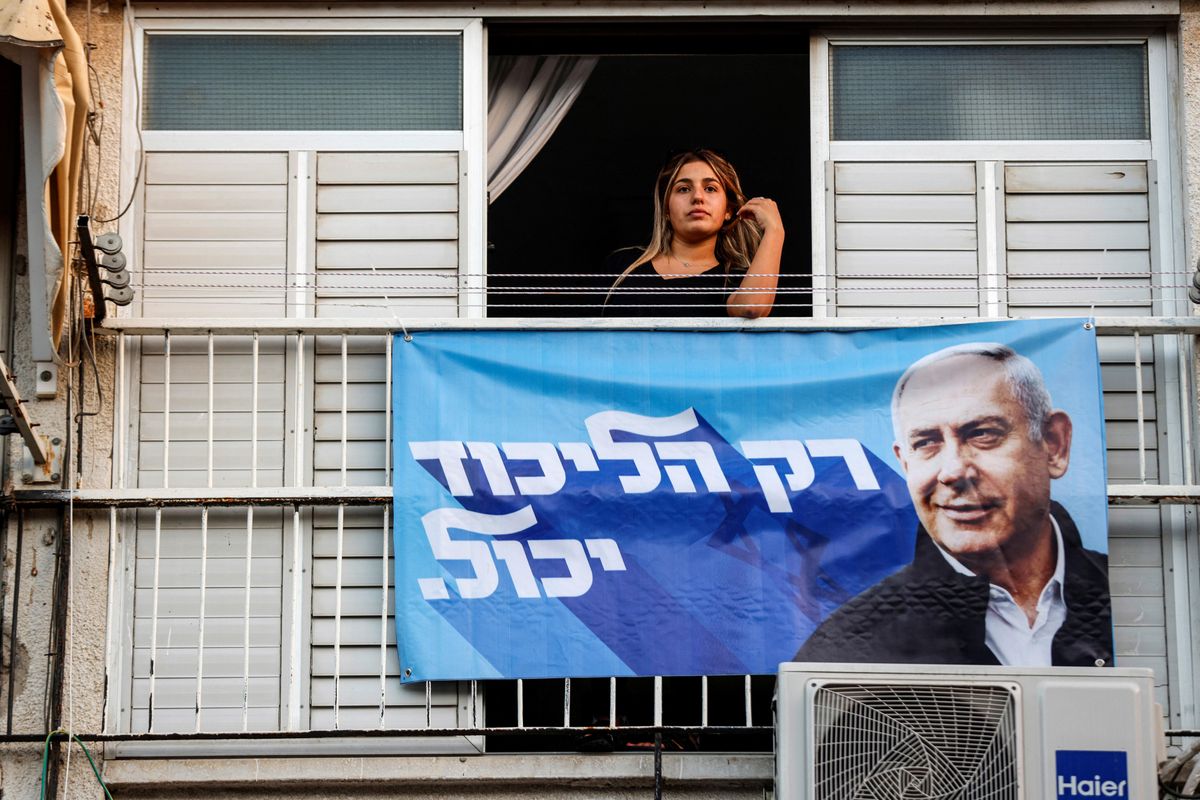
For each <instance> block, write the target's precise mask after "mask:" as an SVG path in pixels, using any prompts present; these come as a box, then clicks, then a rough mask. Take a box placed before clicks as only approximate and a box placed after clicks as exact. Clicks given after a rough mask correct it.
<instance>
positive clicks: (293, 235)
mask: <svg viewBox="0 0 1200 800" xmlns="http://www.w3.org/2000/svg"><path fill="white" fill-rule="evenodd" d="M126 13H127V22H128V24H127V25H126V26H125V32H124V37H125V40H124V43H123V44H124V48H123V52H124V53H125V55H124V56H123V59H124V63H123V76H124V84H123V92H124V94H123V96H124V98H125V99H126V101H125V102H124V103H123V107H122V142H121V148H122V154H123V157H122V159H121V165H122V166H121V174H120V182H121V192H120V193H121V196H122V197H130V196H132V201H131V205H130V208H129V211H128V212H127V213H126V214H125V216H124V217H123V218H122V219H121V223H120V229H119V230H120V232H121V234H122V236H123V237H124V238H125V240H126V241H130V242H138V243H140V240H141V236H140V230H141V225H140V224H139V221H140V220H141V219H142V216H143V213H144V210H145V209H144V185H143V184H142V183H141V178H142V172H143V171H144V157H145V155H144V154H145V152H146V151H151V152H161V151H171V150H182V151H192V152H220V151H230V150H236V151H242V152H255V151H260V152H261V151H273V152H279V151H286V152H287V153H288V166H289V179H288V180H289V183H288V192H289V195H290V197H291V198H292V199H293V200H294V201H295V205H296V207H297V211H296V213H295V214H294V217H293V219H291V220H289V231H288V240H289V241H288V265H287V269H288V278H289V280H294V279H295V277H296V276H299V277H301V278H303V277H304V276H305V275H306V274H307V272H309V271H311V269H312V264H313V257H312V253H311V249H312V243H311V242H312V240H313V238H314V237H313V235H312V234H313V227H314V226H315V215H314V209H313V201H312V198H313V194H314V191H315V180H314V179H315V153H316V152H318V151H337V152H377V151H381V152H454V153H457V154H458V156H459V171H460V204H459V225H460V228H459V230H460V235H459V265H460V267H459V283H460V292H459V304H460V305H459V309H460V311H459V313H460V316H462V317H479V316H482V315H483V299H484V285H485V241H486V238H485V230H484V226H485V224H486V192H485V185H486V162H487V159H486V145H487V139H486V102H487V93H486V53H485V36H484V30H483V24H482V20H481V19H480V18H479V17H477V16H464V17H421V16H418V17H412V16H405V15H402V14H400V13H397V14H396V15H384V14H380V13H379V11H378V10H374V11H372V12H371V13H370V14H363V13H361V12H350V13H347V12H345V11H343V10H342V9H340V8H334V9H329V8H325V7H321V8H315V7H314V8H313V9H312V10H311V14H306V15H304V16H303V17H301V16H296V15H289V14H288V13H287V12H286V11H283V12H282V13H281V12H280V11H279V10H277V9H273V8H270V7H260V8H256V7H252V6H246V7H237V8H225V9H223V10H222V13H223V15H224V16H222V17H221V18H218V19H214V18H212V17H211V14H212V9H211V7H207V6H180V7H172V6H168V7H165V8H160V7H148V6H136V7H134V8H132V9H129V8H128V7H127V11H126ZM162 33H173V34H180V35H187V34H189V33H195V34H199V33H229V34H235V35H237V34H251V33H271V34H280V35H316V34H328V33H335V34H336V33H341V34H358V35H380V34H393V35H395V34H400V35H405V34H428V33H441V34H453V35H458V36H460V37H461V41H462V130H461V131H158V130H156V131H149V130H140V124H141V119H140V117H141V112H142V108H141V100H140V98H141V90H142V83H143V79H144V75H145V72H144V69H145V42H146V37H147V36H148V35H154V34H162ZM130 250H132V251H136V252H140V247H137V248H130ZM139 267H140V265H139V264H134V265H133V268H134V269H135V270H136V269H138V268H139ZM295 286H296V288H295V289H292V290H289V291H291V292H293V295H292V297H291V298H290V299H291V300H292V302H291V303H289V304H288V316H289V317H293V318H298V319H301V318H310V317H311V316H312V315H313V314H314V312H315V308H314V302H313V301H314V298H313V297H312V293H311V291H310V290H308V289H307V288H304V287H305V283H304V281H303V280H300V281H296V282H295ZM130 311H131V312H132V314H131V315H132V316H134V317H137V316H140V311H141V299H140V298H138V299H137V301H136V302H135V304H134V305H133V306H132V307H131V309H130ZM303 349H304V352H302V353H299V354H298V353H296V352H295V348H294V347H293V346H292V345H290V344H289V346H288V348H287V350H286V352H285V355H284V358H285V363H286V365H287V377H286V381H287V384H286V385H287V386H288V387H291V388H290V389H289V391H290V392H293V393H294V394H295V399H296V402H295V403H291V402H289V408H288V412H287V414H288V418H289V419H292V418H301V417H303V416H304V415H306V414H309V413H311V409H306V408H305V407H304V405H303V404H304V398H308V399H309V401H310V402H311V396H310V395H311V384H307V383H306V381H305V378H306V377H307V376H311V375H312V366H313V358H314V355H313V352H312V342H311V339H309V340H308V342H307V344H306V345H305V347H304V348H303ZM117 352H118V355H117V358H118V362H119V363H118V375H117V381H118V385H119V389H118V391H122V392H124V393H125V397H126V398H128V402H127V403H125V404H123V405H122V408H123V413H122V418H121V419H118V420H114V426H113V429H114V430H113V433H114V451H113V463H114V469H113V488H116V489H124V488H126V487H127V486H128V480H129V476H131V475H134V474H136V469H137V454H136V429H137V414H138V409H137V398H138V388H139V382H140V371H141V370H140V364H141V359H140V353H139V348H138V347H137V346H136V345H132V346H131V347H129V348H128V351H127V350H126V348H125V347H118V350H117ZM297 371H301V378H300V379H299V380H297V375H296V373H297ZM309 380H310V379H309ZM298 385H302V386H307V390H306V391H299V392H298V391H296V387H297V386H298ZM291 427H292V428H293V429H296V428H298V429H299V430H311V425H307V424H301V425H299V426H295V425H293V426H291ZM302 439H303V441H301V440H300V439H294V438H293V437H288V440H287V443H286V447H287V451H286V456H287V461H286V463H285V471H286V472H287V473H288V474H289V476H290V477H289V479H288V482H289V484H291V485H297V484H299V483H301V481H296V480H295V479H294V477H295V476H304V475H307V473H308V472H309V471H310V470H311V464H310V463H309V461H310V460H311V453H312V446H313V442H312V437H311V434H309V435H307V436H304V437H302ZM315 491H320V490H319V489H318V490H315ZM218 492H219V490H204V489H198V490H196V493H197V495H203V494H205V493H208V494H216V493H218ZM287 516H288V515H287V513H286V509H285V513H284V517H285V522H284V529H285V530H284V547H285V553H284V560H285V563H286V562H289V561H290V558H291V556H290V553H291V551H292V549H293V548H295V547H301V548H304V550H303V553H304V563H305V564H306V565H307V564H308V563H309V560H310V559H311V546H310V545H311V536H312V526H311V524H309V523H308V522H307V521H306V519H307V518H308V517H310V516H311V514H310V513H309V512H308V511H303V512H301V517H302V519H300V520H299V523H296V522H293V523H292V524H289V523H288V522H287ZM109 524H110V525H111V526H112V527H113V531H114V534H113V536H112V542H113V545H112V547H111V552H110V557H111V561H110V565H111V572H110V591H109V597H110V604H109V609H108V623H109V624H108V631H107V639H108V648H107V649H108V654H107V669H108V674H109V681H108V687H109V690H108V693H107V697H106V704H105V728H106V730H108V731H110V732H119V731H123V730H124V729H125V728H126V726H127V725H128V720H129V709H128V697H127V696H126V695H127V688H128V686H129V683H130V680H131V678H132V675H131V674H130V666H131V663H130V661H129V657H128V653H129V652H131V648H132V616H131V615H132V601H133V591H134V574H133V566H134V563H135V559H136V553H135V550H134V547H135V544H136V543H135V541H134V540H135V539H136V537H135V536H124V537H119V535H118V534H117V533H116V531H120V530H124V531H133V530H135V528H136V525H135V523H134V522H133V514H132V512H118V511H117V510H115V509H114V510H112V512H111V514H110V516H109ZM119 539H121V540H119ZM310 575H311V570H310V569H306V570H305V573H304V575H303V576H301V575H295V576H293V578H294V580H293V581H291V584H294V585H285V586H284V587H283V590H282V591H283V594H284V602H283V611H282V618H281V624H282V625H283V627H284V629H285V637H284V640H283V643H282V647H283V652H282V656H283V658H282V661H281V664H282V665H283V666H282V674H281V697H280V713H281V724H280V729H281V730H284V731H288V730H301V729H304V728H306V727H307V719H308V716H307V715H308V713H310V702H309V697H308V692H309V672H308V670H309V662H308V659H307V657H306V654H305V653H304V652H303V651H304V649H305V648H307V646H308V635H309V633H308V630H307V623H308V620H309V619H310V615H309V613H308V604H309V600H308V598H309V594H310V592H311V587H310V586H308V585H307V584H305V582H304V578H307V577H308V576H310ZM297 654H299V655H300V659H299V660H297ZM289 663H292V664H293V670H292V674H290V675H289V670H288V667H287V665H288V664H289ZM297 663H303V664H305V665H306V666H304V668H303V669H302V670H301V673H302V674H296V673H295V670H294V665H295V664H297ZM478 703H479V698H477V697H475V696H474V695H470V696H467V693H466V689H465V688H463V689H461V690H460V699H459V703H458V705H459V708H460V712H459V713H460V716H464V715H466V716H464V718H467V717H470V718H474V717H477V716H479V714H480V711H479V708H478ZM123 706H124V710H122V708H123ZM301 707H302V708H303V711H299V709H300V708H301ZM339 741H340V743H339V742H334V741H326V742H322V744H321V748H320V750H321V752H322V753H324V754H335V753H339V752H345V753H347V754H349V753H353V754H364V753H387V752H397V751H403V752H410V753H411V752H441V753H445V752H462V753H476V752H478V750H479V748H480V742H479V741H476V740H475V737H456V738H454V739H453V740H446V739H439V740H433V741H428V740H421V739H413V738H408V739H402V740H400V741H399V742H397V741H394V740H387V739H372V740H369V741H366V742H364V741H361V740H360V741H356V742H351V741H350V740H345V739H342V740H339ZM231 747H232V749H231V752H238V753H241V754H245V753H247V752H249V750H253V751H255V752H261V753H264V754H288V753H291V754H297V753H305V752H309V751H310V750H311V748H312V747H313V744H312V743H311V741H310V742H302V741H280V740H274V741H272V740H263V741H261V742H260V743H257V744H254V745H250V744H249V743H247V742H236V741H235V742H233V743H232V745H231ZM248 748H249V750H248ZM117 750H119V751H120V752H119V753H118V755H126V756H135V755H156V756H158V755H161V756H170V755H172V754H175V753H178V754H184V753H192V754H194V753H195V752H196V748H195V745H194V744H192V745H189V744H187V743H184V744H182V745H180V744H176V745H170V744H168V743H164V742H153V743H149V742H147V743H122V744H119V745H117ZM210 750H211V746H210V745H206V749H205V752H206V753H208V752H209V751H210Z"/></svg>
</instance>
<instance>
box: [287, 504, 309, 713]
mask: <svg viewBox="0 0 1200 800" xmlns="http://www.w3.org/2000/svg"><path fill="white" fill-rule="evenodd" d="M303 537H304V526H303V522H302V520H301V517H300V507H299V506H293V507H292V601H291V604H292V608H293V609H294V611H293V612H292V630H291V634H290V636H291V654H290V656H289V658H288V730H299V729H300V711H301V707H302V705H303V700H302V697H301V689H302V688H303V687H302V681H303V676H302V674H301V670H302V669H303V665H302V657H303V652H304V650H303V645H304V639H303V630H304V623H305V619H306V615H304V614H302V613H300V612H301V609H302V603H303V599H304V578H305V576H304V570H303V568H302V567H303V564H304V538H303Z"/></svg>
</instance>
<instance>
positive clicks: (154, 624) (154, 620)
mask: <svg viewBox="0 0 1200 800" xmlns="http://www.w3.org/2000/svg"><path fill="white" fill-rule="evenodd" d="M164 474H165V473H164ZM161 552H162V509H161V508H156V509H154V574H153V578H152V582H153V587H154V590H153V593H152V595H151V596H152V597H153V600H152V601H151V603H150V675H149V689H150V696H149V701H148V702H147V704H146V707H147V709H148V711H147V720H146V730H147V731H151V732H153V731H154V673H155V669H154V667H155V663H154V662H155V661H157V660H158V583H159V573H158V567H159V556H160V554H161Z"/></svg>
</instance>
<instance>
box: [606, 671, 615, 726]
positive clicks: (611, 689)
mask: <svg viewBox="0 0 1200 800" xmlns="http://www.w3.org/2000/svg"><path fill="white" fill-rule="evenodd" d="M608 727H610V728H615V727H617V679H616V678H615V677H614V678H609V679H608Z"/></svg>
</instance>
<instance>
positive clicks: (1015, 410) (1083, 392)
mask: <svg viewBox="0 0 1200 800" xmlns="http://www.w3.org/2000/svg"><path fill="white" fill-rule="evenodd" d="M393 356H394V357H393V398H394V399H393V419H394V437H393V452H394V485H395V501H394V538H395V551H394V552H395V590H396V591H395V597H396V628H397V641H398V646H399V655H400V665H401V674H402V677H403V679H404V680H405V681H424V680H464V679H488V678H551V677H589V676H636V675H641V676H647V675H719V674H737V675H740V674H766V673H773V672H774V671H775V670H776V668H777V666H778V664H779V663H780V662H782V661H788V660H792V659H794V658H796V657H798V656H799V657H800V658H802V659H804V660H825V661H829V660H846V661H856V660H857V661H867V660H871V661H912V662H931V663H939V662H946V663H1026V664H1033V663H1046V664H1049V663H1055V664H1058V663H1083V661H1084V660H1086V659H1091V660H1090V661H1088V662H1087V663H1105V662H1106V661H1107V662H1111V621H1110V616H1109V615H1110V612H1109V610H1108V590H1107V574H1106V572H1104V568H1105V566H1106V563H1105V556H1104V553H1106V552H1107V528H1106V514H1107V504H1106V477H1105V449H1104V427H1103V413H1102V407H1101V389H1100V373H1099V364H1098V357H1097V351H1096V340H1095V331H1094V330H1093V328H1092V326H1091V325H1090V324H1089V323H1088V322H1087V321H1086V320H1082V319H1068V320H1063V319H1056V320H1030V321H997V322H982V323H973V324H964V325H948V326H940V327H913V328H895V329H886V330H864V331H855V332H769V331H761V332H760V331H754V330H744V331H714V332H703V331H634V330H587V331H488V330H474V331H430V332H420V333H416V334H414V335H413V336H412V337H411V340H407V339H404V338H400V337H397V339H396V341H395V344H394V347H393ZM910 368H911V369H910ZM902 379H903V380H902ZM898 382H900V383H901V384H902V386H901V388H900V390H899V391H898V390H897V384H898ZM1039 387H1040V388H1039ZM1033 417H1036V418H1037V420H1038V421H1037V422H1029V419H1028V418H1033ZM1006 559H1007V561H1006ZM998 560H999V563H1002V565H1003V567H1004V568H1003V569H997V567H996V565H997V563H998ZM1101 573H1103V575H1104V577H1103V580H1102V581H1101V579H1100V577H1099V575H1100V574H1101ZM1043 579H1044V580H1045V587H1046V588H1045V590H1044V591H1043V592H1042V593H1041V594H1042V595H1044V596H1042V597H1038V596H1036V595H1037V594H1038V593H1037V592H1034V593H1033V594H1034V595H1035V597H1034V601H1035V602H1041V603H1042V605H1043V606H1044V608H1041V607H1039V608H1041V610H1038V611H1037V613H1038V614H1039V615H1042V614H1043V612H1045V615H1046V619H1045V620H1043V619H1042V617H1041V616H1038V620H1039V622H1037V623H1036V624H1037V625H1040V626H1041V627H1038V628H1037V629H1036V630H1034V629H1032V628H1031V630H1030V631H1029V632H1027V633H1028V634H1029V635H1028V636H1027V637H1026V638H1024V639H1020V640H1019V641H1017V643H1016V644H1013V641H1014V640H1010V639H1005V638H1004V637H1003V636H1000V638H999V639H998V638H997V636H996V631H997V630H999V628H995V629H994V626H993V623H994V622H995V618H994V617H995V615H996V614H997V613H998V612H997V610H996V609H995V608H990V609H989V597H990V596H991V595H992V594H993V592H991V589H994V585H993V584H996V583H999V584H1000V585H1001V586H1002V587H1008V588H1009V589H1010V590H1011V592H1012V595H1011V597H1010V599H1011V600H1013V601H1014V603H1015V604H1016V605H1017V606H1020V607H1024V605H1022V604H1026V605H1028V603H1029V600H1028V595H1029V592H1028V589H1029V587H1030V585H1031V583H1032V582H1036V583H1039V584H1040V583H1042V581H1043ZM1100 583H1102V584H1103V585H1102V586H1100V585H1099V584H1100ZM1035 588H1036V587H1035ZM1085 590H1086V591H1085ZM993 599H994V598H993ZM1064 600H1065V601H1066V602H1065V604H1064V602H1063V601H1064ZM992 605H993V606H994V605H996V604H995V603H994V602H993V603H992ZM1064 608H1065V609H1066V611H1064ZM1046 609H1049V611H1046ZM1002 610H1003V609H1001V611H1002ZM1064 614H1065V617H1064ZM989 615H990V616H989ZM1010 620H1011V618H1010ZM1043 623H1044V624H1043ZM1039 635H1040V637H1041V638H1040V639H1039ZM1018 638H1020V637H1018ZM806 649H807V652H806ZM992 659H994V662H993V660H992Z"/></svg>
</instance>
